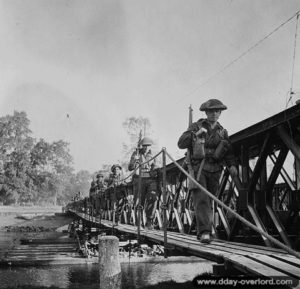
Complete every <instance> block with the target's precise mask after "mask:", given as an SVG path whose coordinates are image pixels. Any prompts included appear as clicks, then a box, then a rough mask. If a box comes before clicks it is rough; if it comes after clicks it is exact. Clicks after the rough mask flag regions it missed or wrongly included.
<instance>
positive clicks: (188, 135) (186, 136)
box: [177, 123, 199, 149]
mask: <svg viewBox="0 0 300 289" xmlns="http://www.w3.org/2000/svg"><path fill="white" fill-rule="evenodd" d="M198 129H199V127H198V125H197V124H196V123H192V124H191V125H190V127H189V128H188V130H187V131H185V132H184V133H183V134H182V135H181V137H180V138H179V140H178V143H177V145H178V147H179V148H180V149H187V148H190V147H191V146H192V141H193V137H194V133H195V132H196V131H198Z"/></svg>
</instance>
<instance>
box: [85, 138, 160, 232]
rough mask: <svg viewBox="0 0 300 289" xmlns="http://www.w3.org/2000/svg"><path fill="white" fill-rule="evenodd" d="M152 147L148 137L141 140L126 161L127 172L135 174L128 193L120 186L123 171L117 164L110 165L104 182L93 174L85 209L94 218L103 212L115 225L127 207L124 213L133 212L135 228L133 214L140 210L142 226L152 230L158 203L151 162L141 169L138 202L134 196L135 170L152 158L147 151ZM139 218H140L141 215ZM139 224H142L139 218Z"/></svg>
mask: <svg viewBox="0 0 300 289" xmlns="http://www.w3.org/2000/svg"><path fill="white" fill-rule="evenodd" d="M152 144H153V142H152V140H151V139H150V138H149V137H144V138H143V139H142V140H141V141H140V142H139V146H138V148H137V149H136V150H135V151H134V152H133V154H132V156H131V158H130V162H129V165H128V169H129V171H134V170H135V171H134V174H133V176H132V190H130V189H129V188H128V186H127V184H126V183H125V182H124V175H123V170H122V167H121V166H120V165H119V164H114V165H113V166H112V167H111V172H110V174H109V176H108V177H107V178H105V177H104V174H103V173H98V174H97V176H96V180H93V181H92V182H91V187H90V192H89V205H88V206H87V207H89V208H90V210H91V211H92V212H93V214H94V216H100V215H102V213H103V212H104V211H109V212H113V213H114V221H115V225H117V224H118V221H119V220H120V216H121V214H122V212H123V211H124V209H125V206H128V211H134V212H135V216H134V217H135V218H134V220H135V224H137V217H138V214H137V210H138V209H139V208H141V210H142V209H144V211H145V216H146V222H145V224H144V226H145V227H147V228H148V229H153V220H154V217H155V211H156V208H157V202H158V199H159V197H158V191H159V185H158V184H159V181H158V173H157V170H156V164H155V160H152V161H151V162H148V163H146V164H144V165H142V166H141V197H140V200H139V194H138V189H139V188H138V187H139V185H138V182H139V170H138V166H139V164H140V163H144V162H146V161H148V160H150V159H151V158H152V152H151V149H150V147H151V145H152ZM139 206H140V207H139ZM141 216H143V214H142V212H141ZM129 217H130V216H129ZM141 220H142V221H143V218H141Z"/></svg>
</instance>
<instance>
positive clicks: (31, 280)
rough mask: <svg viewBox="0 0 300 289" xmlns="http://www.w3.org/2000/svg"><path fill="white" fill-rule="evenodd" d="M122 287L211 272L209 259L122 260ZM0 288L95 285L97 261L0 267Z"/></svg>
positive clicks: (138, 285)
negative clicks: (123, 261) (188, 261)
mask: <svg viewBox="0 0 300 289" xmlns="http://www.w3.org/2000/svg"><path fill="white" fill-rule="evenodd" d="M121 269H122V288H143V287H144V286H146V285H153V284H156V283H158V282H163V281H170V280H173V281H176V282H186V281H191V280H192V279H193V278H194V277H195V276H196V275H198V274H201V273H203V272H211V271H212V265H211V263H210V262H207V261H203V262H197V263H195V262H193V263H167V264H166V263H157V264H155V263H132V264H129V263H123V264H121ZM0 276H1V278H0V288H7V287H16V286H20V285H31V286H47V287H50V286H55V287H59V288H99V272H98V266H97V264H87V265H68V266H66V265H61V266H48V267H39V268H35V267H28V268H11V269H0Z"/></svg>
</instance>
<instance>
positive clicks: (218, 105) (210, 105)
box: [200, 99, 227, 111]
mask: <svg viewBox="0 0 300 289" xmlns="http://www.w3.org/2000/svg"><path fill="white" fill-rule="evenodd" d="M210 109H220V110H225V109H227V106H226V105H224V104H223V103H222V102H221V101H220V100H218V99H210V100H208V101H206V102H204V103H202V104H201V106H200V110H201V111H206V110H210Z"/></svg>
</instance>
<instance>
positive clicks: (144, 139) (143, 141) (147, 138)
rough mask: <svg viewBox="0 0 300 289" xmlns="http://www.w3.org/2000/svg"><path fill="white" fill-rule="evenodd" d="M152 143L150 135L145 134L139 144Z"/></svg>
mask: <svg viewBox="0 0 300 289" xmlns="http://www.w3.org/2000/svg"><path fill="white" fill-rule="evenodd" d="M152 144H153V141H152V139H151V138H150V137H147V136H145V137H144V138H142V140H141V141H140V145H141V146H151V145H152Z"/></svg>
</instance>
